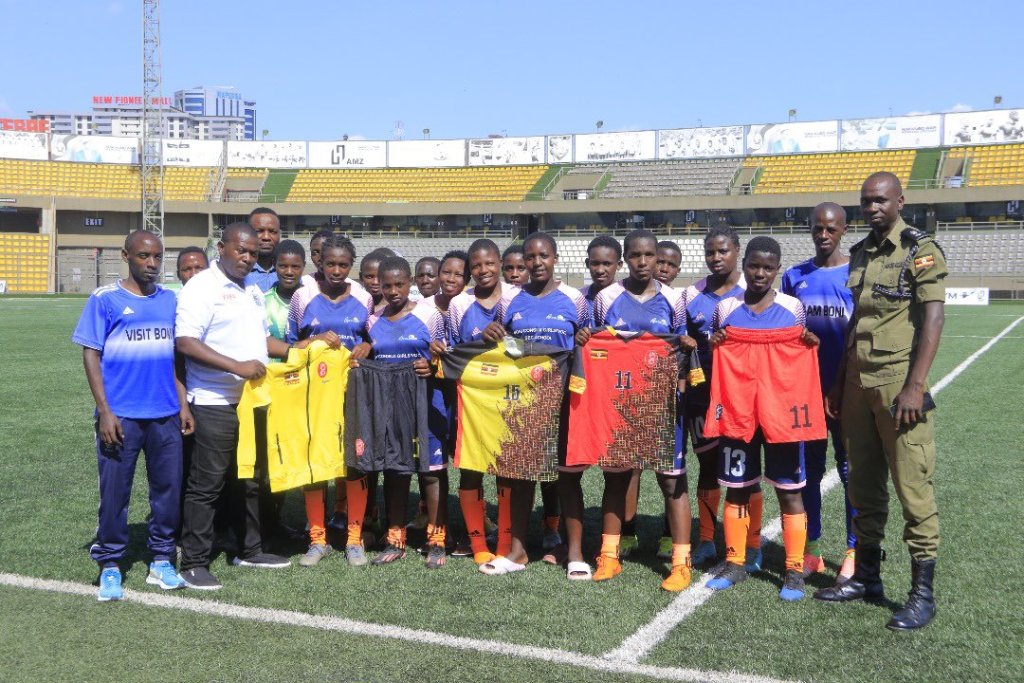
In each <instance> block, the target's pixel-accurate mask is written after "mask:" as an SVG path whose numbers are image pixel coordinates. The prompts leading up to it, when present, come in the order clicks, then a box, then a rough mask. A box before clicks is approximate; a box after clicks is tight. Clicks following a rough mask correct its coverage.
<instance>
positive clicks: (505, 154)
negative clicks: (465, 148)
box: [469, 136, 544, 166]
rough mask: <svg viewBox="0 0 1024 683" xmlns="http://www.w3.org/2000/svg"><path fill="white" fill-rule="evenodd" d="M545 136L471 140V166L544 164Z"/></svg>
mask: <svg viewBox="0 0 1024 683" xmlns="http://www.w3.org/2000/svg"><path fill="white" fill-rule="evenodd" d="M543 163H544V138H543V137H542V136H537V137H529V138H478V139H474V140H470V141H469V165H470V166H503V165H504V166H511V165H517V164H543Z"/></svg>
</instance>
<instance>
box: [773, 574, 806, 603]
mask: <svg viewBox="0 0 1024 683" xmlns="http://www.w3.org/2000/svg"><path fill="white" fill-rule="evenodd" d="M779 597H780V598H782V599H783V600H785V601H786V602H797V601H798V600H803V599H804V575H803V572H802V571H800V570H799V569H787V570H786V579H785V582H784V583H783V584H782V590H781V591H779Z"/></svg>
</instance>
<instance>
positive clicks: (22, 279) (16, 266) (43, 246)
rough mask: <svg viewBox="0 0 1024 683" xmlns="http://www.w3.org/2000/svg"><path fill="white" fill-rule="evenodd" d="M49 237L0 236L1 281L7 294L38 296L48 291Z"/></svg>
mask: <svg viewBox="0 0 1024 683" xmlns="http://www.w3.org/2000/svg"><path fill="white" fill-rule="evenodd" d="M49 274H50V237H49V235H31V234H23V233H0V280H3V281H5V282H6V283H7V291H8V292H12V293H18V294H38V293H45V292H47V291H49Z"/></svg>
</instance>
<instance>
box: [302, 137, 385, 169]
mask: <svg viewBox="0 0 1024 683" xmlns="http://www.w3.org/2000/svg"><path fill="white" fill-rule="evenodd" d="M387 145H388V143H386V142H384V141H383V140H337V141H323V142H310V143H309V167H310V168H384V167H385V166H387V165H388V147H387Z"/></svg>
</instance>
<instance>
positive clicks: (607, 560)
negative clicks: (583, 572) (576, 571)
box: [594, 555, 622, 581]
mask: <svg viewBox="0 0 1024 683" xmlns="http://www.w3.org/2000/svg"><path fill="white" fill-rule="evenodd" d="M621 573H622V563H621V562H619V561H618V560H617V559H616V558H614V557H608V556H607V555H598V556H597V571H595V572H594V581H607V580H608V579H614V578H615V577H616V576H618V575H619V574H621Z"/></svg>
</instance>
